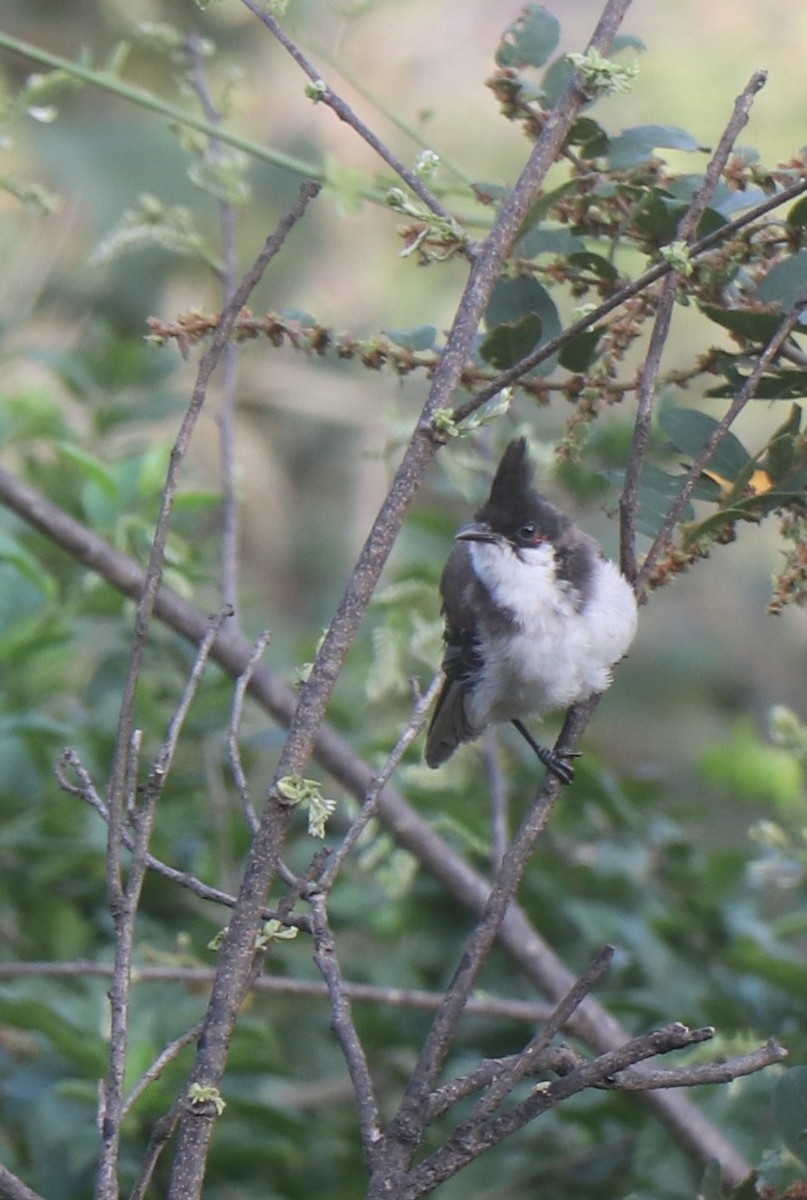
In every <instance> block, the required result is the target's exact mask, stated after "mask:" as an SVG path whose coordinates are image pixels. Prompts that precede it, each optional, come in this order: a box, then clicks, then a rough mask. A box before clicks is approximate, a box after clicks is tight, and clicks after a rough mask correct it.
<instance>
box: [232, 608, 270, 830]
mask: <svg viewBox="0 0 807 1200" xmlns="http://www.w3.org/2000/svg"><path fill="white" fill-rule="evenodd" d="M271 636H272V635H271V634H270V633H269V630H268V629H265V630H264V631H263V633H262V634H261V635H260V637H259V638H258V640H257V641H256V642H255V647H254V649H253V651H252V654H251V655H250V658H249V662H248V663H247V665H246V666H245V667H244V669H243V671H242V672H241V674H240V675H239V676H238V678H237V680H236V681H235V690H234V692H233V707H232V712H231V714H230V724H229V726H228V729H227V752H228V756H229V760H230V770H231V771H232V775H233V779H234V780H235V786H236V788H237V789H238V795H239V798H240V800H241V809H242V812H243V814H244V819H245V821H246V823H247V826H248V828H249V830H250V831H251V832H252V833H254V832H255V830H256V829H257V828H258V814H257V813H256V812H255V806H254V804H253V803H252V798H251V796H250V794H249V784H248V783H247V777H246V774H245V772H244V767H243V764H242V762H241V748H240V741H241V722H242V720H243V716H244V701H245V699H246V695H247V691H248V690H249V684H250V681H251V679H252V676H253V675H254V673H255V670H256V668H257V666H258V663H259V662H260V660H261V658H262V657H263V652H264V650H265V649H266V647H267V646H268V644H269V639H270V637H271Z"/></svg>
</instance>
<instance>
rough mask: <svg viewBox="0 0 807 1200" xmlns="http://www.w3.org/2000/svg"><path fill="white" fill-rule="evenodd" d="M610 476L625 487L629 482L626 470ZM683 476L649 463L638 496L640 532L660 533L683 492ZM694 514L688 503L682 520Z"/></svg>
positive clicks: (652, 535)
mask: <svg viewBox="0 0 807 1200" xmlns="http://www.w3.org/2000/svg"><path fill="white" fill-rule="evenodd" d="M608 478H609V479H610V480H611V481H612V482H614V483H615V484H618V485H619V486H620V487H621V486H622V485H623V484H624V482H625V472H624V471H610V472H609V473H608ZM681 479H682V476H681V475H669V474H667V472H666V471H660V470H659V469H658V467H654V466H653V465H652V464H651V463H647V464H646V465H645V467H644V469H643V471H642V478H641V480H640V483H639V492H638V497H637V500H638V503H637V511H636V529H637V531H638V532H639V533H641V534H643V535H644V536H645V537H650V538H653V537H655V536H656V534H657V533H658V531H659V530H660V529H661V526H662V525H663V524H664V519H665V517H666V516H667V513H668V512H669V511H670V508H671V507H672V503H673V501H674V500H675V497H676V496H677V495H678V492H679V491H680V488H681ZM718 490H719V489H718ZM694 516H695V510H694V509H693V507H692V505H691V504H687V505H686V507H685V509H684V511H683V513H682V515H681V520H682V521H691V520H692V519H693V517H694Z"/></svg>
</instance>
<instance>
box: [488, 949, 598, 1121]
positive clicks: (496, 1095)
mask: <svg viewBox="0 0 807 1200" xmlns="http://www.w3.org/2000/svg"><path fill="white" fill-rule="evenodd" d="M613 957H614V948H613V946H606V947H605V948H604V949H603V950H601V951H600V953H599V954H598V955H597V956H596V957H595V959H594V961H593V962H592V964H591V966H590V967H589V969H588V970H587V971H586V972H585V974H584V975H581V977H580V978H579V979H578V980H576V982H575V984H574V986H573V987H571V988H570V989H569V991H568V992H567V993H566V995H565V996H564V997H563V999H562V1000H561V1001H560V1003H559V1004H558V1005H557V1007H556V1009H555V1011H554V1012H553V1013H552V1015H551V1016H550V1018H549V1020H548V1021H547V1022H546V1024H545V1025H544V1026H543V1028H541V1029H539V1030H538V1032H537V1033H536V1034H535V1036H534V1037H533V1038H532V1039H531V1040H530V1041H529V1042H528V1043H527V1045H526V1046H525V1047H524V1049H523V1050H522V1051H521V1053H520V1054H517V1055H516V1056H515V1061H514V1062H513V1063H512V1064H511V1066H510V1067H509V1069H508V1070H506V1071H502V1072H501V1073H500V1074H499V1075H497V1077H496V1078H495V1080H493V1082H492V1083H491V1085H490V1087H489V1088H488V1090H487V1091H486V1093H485V1095H484V1096H483V1097H482V1099H481V1100H480V1101H479V1103H478V1104H477V1105H476V1107H475V1108H474V1110H473V1112H472V1113H471V1115H470V1117H469V1118H468V1121H467V1122H466V1124H467V1125H468V1126H469V1127H473V1126H475V1125H478V1124H479V1123H480V1122H482V1121H483V1120H484V1119H485V1118H487V1117H488V1116H489V1115H490V1114H491V1113H492V1112H494V1111H495V1109H497V1108H498V1107H499V1106H500V1104H501V1103H502V1101H503V1100H504V1099H505V1098H506V1097H507V1096H509V1095H510V1093H511V1092H512V1090H513V1088H514V1087H515V1086H516V1084H517V1083H519V1081H520V1080H521V1079H522V1078H523V1077H524V1075H526V1074H528V1073H529V1072H530V1070H531V1068H532V1064H533V1063H534V1062H535V1060H536V1059H538V1058H539V1057H540V1056H541V1055H542V1054H543V1053H544V1051H545V1050H546V1049H547V1048H548V1047H549V1043H550V1042H551V1041H552V1039H553V1037H554V1036H555V1034H556V1033H558V1032H559V1030H561V1029H562V1028H563V1027H564V1025H566V1024H568V1022H569V1020H570V1018H571V1016H572V1014H573V1013H574V1012H576V1010H577V1009H578V1008H579V1007H580V1005H581V1004H582V1003H583V1001H584V1000H585V998H586V996H588V994H589V993H590V992H591V991H592V990H593V989H594V987H595V986H596V985H597V983H599V981H600V979H601V978H602V977H603V975H604V974H605V972H606V971H607V970H608V968H609V967H610V965H611V962H612V960H613Z"/></svg>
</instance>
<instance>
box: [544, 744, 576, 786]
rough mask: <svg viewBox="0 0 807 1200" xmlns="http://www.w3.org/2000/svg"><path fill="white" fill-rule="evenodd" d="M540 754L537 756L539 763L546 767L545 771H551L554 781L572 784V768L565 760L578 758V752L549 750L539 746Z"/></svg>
mask: <svg viewBox="0 0 807 1200" xmlns="http://www.w3.org/2000/svg"><path fill="white" fill-rule="evenodd" d="M541 750H542V753H541V754H539V755H538V757H539V758H540V760H541V762H542V763H543V764H544V766H545V767H546V769H547V771H551V772H552V774H553V775H554V776H555V778H556V779H559V780H560V782H561V783H563V784H566V785H567V786H568V784H570V783H573V782H574V767H573V766H572V764H571V763H570V762H568V761H567V759H570V758H579V757H580V751H579V750H549V749H547V747H546V746H541Z"/></svg>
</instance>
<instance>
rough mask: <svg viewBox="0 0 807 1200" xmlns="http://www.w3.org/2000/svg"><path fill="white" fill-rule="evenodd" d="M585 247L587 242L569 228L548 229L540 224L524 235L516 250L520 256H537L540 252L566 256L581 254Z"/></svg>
mask: <svg viewBox="0 0 807 1200" xmlns="http://www.w3.org/2000/svg"><path fill="white" fill-rule="evenodd" d="M584 249H585V243H584V242H583V240H582V238H579V237H575V235H574V234H573V233H571V232H570V231H569V230H568V229H547V228H546V227H545V226H543V225H539V226H536V228H535V229H531V230H530V231H529V233H527V234H525V235H524V237H522V239H521V241H520V242H518V243H517V244H516V247H515V252H516V254H517V255H518V257H519V258H537V257H538V255H539V254H558V255H563V256H564V257H565V256H568V255H570V254H579V253H580V252H581V251H582V250H584Z"/></svg>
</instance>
